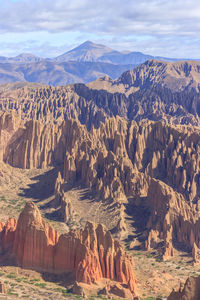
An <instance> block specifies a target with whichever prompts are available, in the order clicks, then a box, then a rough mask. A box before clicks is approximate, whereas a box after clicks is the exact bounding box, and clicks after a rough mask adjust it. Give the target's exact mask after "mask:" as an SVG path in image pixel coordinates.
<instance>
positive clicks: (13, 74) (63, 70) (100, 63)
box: [0, 41, 180, 86]
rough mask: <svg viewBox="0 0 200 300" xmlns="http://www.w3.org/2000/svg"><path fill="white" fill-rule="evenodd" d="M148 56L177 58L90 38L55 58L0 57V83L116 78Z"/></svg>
mask: <svg viewBox="0 0 200 300" xmlns="http://www.w3.org/2000/svg"><path fill="white" fill-rule="evenodd" d="M151 59H157V60H162V61H166V62H175V61H178V60H180V59H176V58H165V57H156V56H155V57H154V56H151V55H146V54H143V53H141V52H131V51H126V52H119V51H116V50H113V49H111V48H108V47H106V46H104V45H100V44H95V43H93V42H90V41H86V42H85V43H83V44H81V45H79V46H78V47H76V48H74V49H72V50H70V51H68V52H66V53H64V54H62V55H59V56H57V57H55V58H41V57H38V56H35V55H33V54H27V53H23V54H20V55H18V56H16V57H3V56H1V57H0V84H4V83H9V82H37V83H42V84H50V85H53V86H57V85H65V84H69V83H78V82H79V83H87V82H90V81H93V80H95V79H97V78H99V77H102V76H105V75H108V76H109V77H111V78H113V79H116V78H118V77H119V76H120V75H121V74H122V73H123V72H124V71H127V70H129V69H133V68H135V67H136V66H137V65H139V64H141V63H143V62H145V61H147V60H151Z"/></svg>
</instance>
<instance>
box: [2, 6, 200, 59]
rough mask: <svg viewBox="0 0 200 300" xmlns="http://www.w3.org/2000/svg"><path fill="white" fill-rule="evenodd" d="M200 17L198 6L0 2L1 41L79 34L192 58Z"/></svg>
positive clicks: (124, 46)
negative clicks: (11, 35) (8, 36)
mask: <svg viewBox="0 0 200 300" xmlns="http://www.w3.org/2000/svg"><path fill="white" fill-rule="evenodd" d="M199 16H200V1H199V0H198V1H197V0H190V1H189V0H184V1H180V0H168V1H165V0H140V1H135V0H123V1H122V0H115V1H113V0H101V1H99V0H98V1H97V2H94V1H91V0H73V1H72V0H67V1H66V0H56V1H49V0H34V1H31V0H15V1H11V0H0V35H1V36H3V34H9V33H16V34H17V33H18V34H19V33H20V34H24V35H26V34H28V33H30V34H31V33H32V32H46V33H48V34H50V35H52V36H54V37H55V36H56V35H57V34H61V33H66V34H67V33H73V32H76V33H77V32H79V33H80V34H82V39H84V38H85V37H86V36H88V35H92V36H94V37H95V40H96V41H100V42H101V41H102V42H103V41H107V44H109V46H114V47H116V46H117V47H118V49H123V48H124V49H129V50H137V49H136V47H138V48H139V49H138V50H140V51H143V52H149V51H150V52H151V53H150V54H155V55H159V54H160V55H165V54H166V55H168V54H170V55H173V54H176V53H177V55H176V56H179V57H180V56H181V55H182V56H188V55H189V56H190V57H195V56H197V55H198V48H199V46H200V38H199V34H200V17H199ZM66 36H67V35H66ZM1 40H2V39H1ZM73 42H74V43H75V40H74V41H73ZM38 43H39V41H38ZM66 43H67V41H64V42H63V45H64V44H66ZM40 46H41V43H40V45H38V47H40ZM54 46H55V45H54ZM54 46H53V45H52V47H54ZM166 47H167V48H168V50H167V49H166ZM133 48H134V49H133ZM153 52H156V53H153ZM199 56H200V55H199Z"/></svg>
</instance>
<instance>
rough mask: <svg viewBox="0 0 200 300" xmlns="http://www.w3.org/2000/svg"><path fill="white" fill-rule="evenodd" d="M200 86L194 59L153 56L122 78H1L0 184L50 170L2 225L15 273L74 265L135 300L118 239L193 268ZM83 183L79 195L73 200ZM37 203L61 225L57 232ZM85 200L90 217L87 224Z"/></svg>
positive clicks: (197, 245)
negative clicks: (65, 82)
mask: <svg viewBox="0 0 200 300" xmlns="http://www.w3.org/2000/svg"><path fill="white" fill-rule="evenodd" d="M199 84H200V64H199V62H188V61H187V62H175V63H167V62H160V61H156V60H150V61H148V62H145V63H144V64H142V65H140V66H139V67H137V68H135V69H133V70H131V71H127V72H125V73H123V74H122V75H121V77H119V79H116V80H112V79H111V78H109V77H102V78H100V79H97V80H96V81H94V82H91V83H88V84H87V85H84V84H74V85H69V86H63V87H52V86H42V85H40V84H26V83H16V84H6V85H2V86H1V87H0V111H1V115H0V163H1V170H0V183H1V185H2V188H4V189H5V190H6V181H7V176H8V177H9V178H10V179H9V180H10V182H11V183H12V175H10V174H11V173H12V172H13V174H14V172H16V174H17V172H21V171H20V170H23V172H27V173H23V174H25V175H23V176H26V174H29V173H28V172H36V171H35V170H41V172H43V171H42V170H47V169H48V168H51V170H52V171H51V170H50V171H48V172H49V174H50V173H51V172H52V174H53V175H52V179H51V182H50V183H49V182H48V178H49V177H48V172H46V173H44V174H46V175H43V178H44V179H43V180H44V181H45V184H46V185H48V187H45V186H42V185H41V186H39V188H38V190H40V188H41V187H42V188H41V191H40V193H38V195H39V196H38V195H36V194H34V193H35V192H34V189H33V188H32V187H31V183H30V184H29V187H28V188H26V189H28V192H29V194H28V193H27V194H26V191H25V190H24V191H25V192H24V194H23V197H24V198H25V202H27V204H26V205H25V209H24V210H23V211H22V212H21V214H20V216H19V219H18V221H16V218H15V219H13V218H10V219H9V220H8V222H7V223H6V225H4V224H3V223H1V224H0V228H1V234H0V238H1V253H2V254H3V253H5V252H7V253H10V257H9V259H10V260H11V259H13V264H16V265H18V266H20V267H23V268H28V269H30V268H33V269H35V270H37V271H39V272H50V273H61V272H63V273H64V272H65V271H71V272H73V273H74V280H77V281H80V282H83V283H87V284H92V283H94V282H96V281H99V280H100V279H102V278H108V279H110V280H114V281H118V282H119V283H121V284H122V285H125V286H126V287H128V288H129V290H130V291H131V292H132V293H133V294H134V295H137V293H136V289H137V288H136V286H137V285H140V283H139V280H138V284H137V280H136V278H137V274H136V273H135V270H134V268H135V267H133V263H132V259H131V257H130V255H128V254H126V252H125V251H124V250H123V246H122V245H125V246H126V248H128V251H133V256H134V253H136V252H134V251H138V249H139V250H140V251H143V252H144V253H146V252H147V253H152V254H151V255H153V256H155V257H156V258H157V259H159V260H161V261H162V262H166V263H167V262H168V261H170V260H171V261H173V260H176V257H180V253H182V252H183V253H185V254H181V255H186V256H187V257H188V258H190V260H191V261H190V265H191V266H192V264H194V268H196V267H195V265H196V266H197V268H198V264H199V262H200V258H199V257H200V254H199V253H200V237H199V226H200V213H199V209H200V202H199V201H200V186H199V185H200V181H199V169H200V129H199V115H200V110H199V107H200V106H199V103H200V102H199V101H200V99H199ZM38 172H39V171H38ZM41 177H42V176H41ZM36 178H40V176H38V177H36ZM37 180H39V179H37ZM45 189H47V191H46V190H45ZM48 189H49V191H48ZM83 190H84V191H87V193H86V192H85V193H84V195H83V196H82V197H81V196H80V197H79V200H77V199H78V198H77V196H74V198H73V197H72V195H77V194H76V193H79V194H80V195H81V191H83ZM77 191H78V192H77ZM48 192H49V193H48ZM43 193H44V195H43ZM46 193H47V194H48V195H47V196H45V195H46ZM20 195H21V194H20ZM30 195H31V196H30ZM29 198H33V199H31V200H32V201H33V202H35V203H33V202H29V201H28V200H29ZM87 201H88V202H87ZM40 203H41V204H40ZM86 204H87V205H88V206H87V205H86ZM36 205H38V206H39V208H40V209H41V211H42V210H43V211H44V217H45V218H46V219H49V220H50V221H52V219H53V218H54V219H53V220H56V222H58V223H59V224H63V226H66V227H63V229H62V231H63V233H62V234H61V235H59V234H58V232H57V231H56V230H54V229H53V228H52V226H47V225H46V223H45V221H44V220H43V219H42V217H41V214H40V212H39V210H38V208H37V206H36ZM93 205H94V207H95V209H94V221H95V222H92V221H91V219H90V220H87V218H88V217H89V214H90V213H91V211H90V209H89V208H90V206H91V208H92V207H93ZM95 205H96V206H95ZM87 210H89V213H88V215H85V214H87ZM83 211H84V213H83ZM97 212H98V218H97ZM97 219H98V222H97V223H103V224H104V225H102V224H99V225H96V224H95V223H96V220H97ZM3 221H4V220H3ZM73 224H75V225H76V226H77V228H78V227H79V225H80V227H81V228H80V229H75V227H74V228H73V226H74V225H73ZM83 225H84V226H83ZM105 225H106V227H107V228H108V230H107V229H106V227H105ZM58 226H60V225H58ZM71 227H72V228H73V229H72V230H71V229H70V228H71ZM64 228H65V229H66V232H65V233H64V231H65V230H64ZM110 232H111V233H112V234H111V233H110ZM112 236H113V237H115V238H117V239H118V240H119V241H115V240H114V239H113V237H112ZM66 249H68V250H66ZM69 249H70V250H69ZM67 251H69V253H68V252H67ZM131 253H132V252H131ZM134 261H135V265H136V261H137V263H139V260H138V259H136V258H135V257H134ZM153 263H154V262H152V264H153ZM195 270H196V269H195ZM197 274H198V271H197ZM198 275H199V274H198ZM195 280H196V279H195ZM191 282H193V279H191ZM188 284H189V283H186V286H187V285H188ZM194 284H196V283H194ZM185 289H187V288H185ZM114 290H115V289H114ZM141 293H142V292H141V291H139V294H141ZM180 293H182V290H181V292H180ZM180 293H179V294H180ZM195 293H196V288H195ZM197 293H198V292H197ZM168 294H169V293H168ZM154 295H155V293H154ZM179 296H180V297H183V294H180V295H178V294H177V295H176V296H173V297H179ZM170 297H172V296H171V295H170V296H169V299H170V300H171V299H182V298H180V297H179V298H170ZM183 299H184V298H183ZM188 299H190V298H188ZM191 299H192V298H191ZM194 299H196V298H194Z"/></svg>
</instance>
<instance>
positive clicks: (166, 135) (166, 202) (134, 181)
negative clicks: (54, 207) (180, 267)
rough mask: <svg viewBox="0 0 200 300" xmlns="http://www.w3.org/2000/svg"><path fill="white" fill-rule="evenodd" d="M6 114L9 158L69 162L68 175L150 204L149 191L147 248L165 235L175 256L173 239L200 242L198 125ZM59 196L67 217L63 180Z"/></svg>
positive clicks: (21, 163) (115, 196)
mask: <svg viewBox="0 0 200 300" xmlns="http://www.w3.org/2000/svg"><path fill="white" fill-rule="evenodd" d="M0 120H1V121H0V124H2V125H1V130H0V137H1V139H3V141H4V142H3V143H2V144H3V145H4V147H3V148H2V149H1V157H2V158H3V159H4V162H6V163H9V164H11V165H12V166H15V167H20V168H34V167H46V166H48V165H57V164H61V166H62V167H63V176H64V180H65V181H67V182H70V183H71V184H76V183H77V182H81V183H83V184H84V185H86V186H87V187H89V188H90V189H91V190H93V191H94V192H95V194H96V195H97V196H98V197H99V198H100V199H104V200H106V201H116V202H118V203H121V204H127V203H128V202H130V200H129V199H133V200H132V201H133V202H134V201H135V200H136V199H140V200H139V201H140V202H139V203H140V204H142V201H143V200H142V199H143V198H144V197H146V200H145V201H146V203H147V206H148V207H149V213H150V217H149V219H148V220H147V225H146V226H147V227H146V228H147V232H146V233H144V236H145V239H146V243H145V246H146V248H147V249H151V248H156V247H157V246H158V245H160V243H163V247H164V248H163V253H162V254H163V255H164V256H163V258H168V257H170V256H171V255H173V247H174V246H175V244H176V243H175V244H174V242H173V241H176V242H178V243H180V244H181V243H182V244H183V245H184V247H185V248H186V249H187V250H189V251H191V250H192V248H193V246H194V243H195V245H197V247H199V248H200V239H199V234H198V232H199V220H200V215H199V197H200V194H199V191H200V187H199V180H198V178H199V167H200V151H199V145H200V131H199V129H198V128H191V127H188V126H179V127H178V126H173V125H165V124H164V123H163V122H155V123H154V122H150V121H145V122H144V121H142V122H140V123H139V124H137V123H136V122H134V121H132V122H127V121H124V120H122V119H120V118H113V119H109V120H107V121H106V122H105V123H104V124H103V123H102V124H101V125H100V127H99V128H98V129H94V128H92V129H91V131H88V130H87V128H86V127H85V126H84V125H81V124H80V123H79V122H78V121H75V120H68V121H66V122H63V123H62V124H61V125H50V124H43V123H40V122H38V121H33V120H32V121H20V120H19V118H18V117H16V116H14V115H13V114H12V115H10V114H8V113H5V114H3V115H2V117H1V119H0ZM5 137H6V138H5ZM59 181H60V180H58V182H59ZM61 185H62V184H61ZM155 195H156V197H155ZM55 198H56V199H57V198H59V199H57V200H56V201H57V202H59V203H58V205H60V206H61V207H63V209H64V207H65V212H64V211H63V217H62V218H65V217H67V215H69V213H70V214H71V213H72V211H71V204H69V203H68V202H67V199H66V200H65V198H64V194H62V191H61V189H60V186H59V185H58V187H57V188H56V193H55ZM137 201H138V200H137ZM62 205H63V206H62ZM163 220H164V222H163ZM123 222H124V220H123V218H122V220H121V225H120V224H119V227H120V228H124V226H123Z"/></svg>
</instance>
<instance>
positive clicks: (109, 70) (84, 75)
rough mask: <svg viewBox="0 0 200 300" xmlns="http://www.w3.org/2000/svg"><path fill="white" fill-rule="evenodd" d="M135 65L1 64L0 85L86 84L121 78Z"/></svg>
mask: <svg viewBox="0 0 200 300" xmlns="http://www.w3.org/2000/svg"><path fill="white" fill-rule="evenodd" d="M134 67H135V66H134V65H114V64H108V63H101V62H77V61H71V62H63V63H56V62H52V61H46V60H43V61H41V62H33V63H0V84H5V83H9V82H36V83H42V84H49V85H53V86H56V85H65V84H69V83H75V82H79V83H86V82H90V81H93V80H95V79H97V78H99V77H102V76H105V74H106V75H108V76H110V77H112V78H117V77H119V76H120V75H121V74H122V73H123V72H124V71H126V70H129V69H132V68H134Z"/></svg>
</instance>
